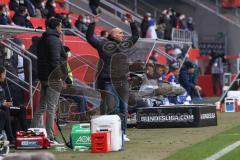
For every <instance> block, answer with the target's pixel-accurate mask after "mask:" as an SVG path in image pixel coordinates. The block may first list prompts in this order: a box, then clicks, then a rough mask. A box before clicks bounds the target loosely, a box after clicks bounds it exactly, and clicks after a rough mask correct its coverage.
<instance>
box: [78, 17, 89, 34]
mask: <svg viewBox="0 0 240 160" xmlns="http://www.w3.org/2000/svg"><path fill="white" fill-rule="evenodd" d="M90 22H91V20H90V16H88V15H84V16H81V15H79V16H78V20H77V21H76V22H75V26H76V27H77V29H78V30H79V31H80V32H82V33H86V32H87V28H88V25H89V23H90Z"/></svg>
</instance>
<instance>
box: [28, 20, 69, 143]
mask: <svg viewBox="0 0 240 160" xmlns="http://www.w3.org/2000/svg"><path fill="white" fill-rule="evenodd" d="M61 27H62V25H61V20H60V19H57V18H51V19H49V22H48V28H47V31H46V32H44V33H43V35H42V37H41V39H40V41H39V42H38V47H37V55H38V61H37V64H38V77H39V80H40V81H41V87H42V88H41V99H40V106H39V107H38V110H37V111H36V113H35V115H34V117H33V120H32V124H31V125H32V127H41V124H40V123H39V121H40V120H41V116H42V115H43V113H44V112H45V111H46V113H47V115H46V119H47V122H48V123H47V124H46V131H47V135H48V138H49V139H50V140H51V142H52V143H54V144H56V143H57V141H56V140H55V137H54V135H53V128H52V127H53V124H54V117H55V109H56V105H57V104H58V100H59V96H60V92H61V87H62V82H63V79H64V76H63V74H62V71H61V65H62V61H61V54H65V52H64V49H63V45H62V42H61V41H60V33H61Z"/></svg>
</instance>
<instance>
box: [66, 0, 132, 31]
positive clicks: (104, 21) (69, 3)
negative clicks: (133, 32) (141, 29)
mask: <svg viewBox="0 0 240 160" xmlns="http://www.w3.org/2000/svg"><path fill="white" fill-rule="evenodd" d="M65 2H66V3H67V4H68V5H70V6H71V7H74V8H76V9H78V10H80V11H83V12H85V13H87V14H89V15H91V16H94V15H93V14H92V13H91V12H89V11H88V10H86V9H83V8H81V7H79V6H77V5H76V4H74V3H72V2H70V1H69V0H65ZM99 19H100V20H101V22H103V23H105V24H107V25H109V26H111V27H113V28H119V27H118V26H116V25H114V24H112V23H110V22H108V21H106V20H105V19H103V18H101V17H99ZM124 32H125V34H127V35H130V33H129V32H127V31H124Z"/></svg>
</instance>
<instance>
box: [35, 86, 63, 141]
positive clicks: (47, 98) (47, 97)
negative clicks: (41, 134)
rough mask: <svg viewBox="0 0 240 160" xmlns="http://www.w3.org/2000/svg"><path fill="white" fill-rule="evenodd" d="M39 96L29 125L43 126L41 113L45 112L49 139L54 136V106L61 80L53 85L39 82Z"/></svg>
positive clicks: (57, 99) (56, 101)
mask: <svg viewBox="0 0 240 160" xmlns="http://www.w3.org/2000/svg"><path fill="white" fill-rule="evenodd" d="M41 84H42V88H41V93H40V94H41V97H40V105H39V107H38V108H37V110H36V112H35V114H34V116H33V120H32V123H31V127H33V128H39V127H43V118H42V117H43V113H44V112H46V131H47V134H48V138H49V139H53V138H54V134H53V125H54V118H55V112H56V106H57V104H58V101H59V97H60V91H61V86H62V85H61V82H54V87H50V86H47V85H45V84H46V83H45V82H44V83H43V82H41ZM43 84H44V85H43Z"/></svg>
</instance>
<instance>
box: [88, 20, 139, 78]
mask: <svg viewBox="0 0 240 160" xmlns="http://www.w3.org/2000/svg"><path fill="white" fill-rule="evenodd" d="M130 26H131V30H132V36H131V37H130V38H129V39H127V40H125V41H124V42H127V41H129V42H130V43H132V44H135V43H136V42H137V40H138V38H139V34H138V29H137V26H136V24H135V23H131V24H130ZM94 28H95V23H91V24H90V25H89V27H88V30H87V33H86V37H87V41H88V42H89V43H90V44H91V45H92V46H93V47H94V48H96V49H97V50H98V54H99V57H100V59H101V60H102V61H103V67H102V70H101V71H100V74H99V78H98V79H105V80H106V79H109V80H110V79H111V78H114V79H119V80H123V79H126V74H127V72H128V64H127V55H128V51H127V50H125V51H124V52H123V51H121V49H119V46H121V43H123V42H117V41H115V40H114V39H112V38H111V37H110V36H109V37H108V39H101V38H99V37H97V36H96V35H95V34H94ZM108 44H110V45H109V48H111V44H113V46H112V47H113V48H114V47H116V46H114V45H116V44H117V45H118V46H117V49H112V50H114V52H111V51H110V52H108V50H107V49H106V48H108V47H106V46H107V45H108ZM131 46H132V45H130V46H129V47H131ZM129 49H130V48H129ZM110 50H111V49H110ZM111 65H112V66H111ZM111 74H112V75H111Z"/></svg>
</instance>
